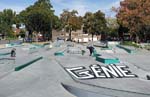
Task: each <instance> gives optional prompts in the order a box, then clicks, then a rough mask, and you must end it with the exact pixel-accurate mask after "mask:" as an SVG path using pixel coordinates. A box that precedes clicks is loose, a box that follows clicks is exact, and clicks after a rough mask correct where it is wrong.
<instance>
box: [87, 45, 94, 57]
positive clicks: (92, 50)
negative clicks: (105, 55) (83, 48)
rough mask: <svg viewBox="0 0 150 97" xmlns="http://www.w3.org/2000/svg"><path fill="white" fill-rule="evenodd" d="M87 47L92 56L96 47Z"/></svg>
mask: <svg viewBox="0 0 150 97" xmlns="http://www.w3.org/2000/svg"><path fill="white" fill-rule="evenodd" d="M87 49H89V51H90V56H91V55H92V54H93V52H94V47H93V46H88V47H87Z"/></svg>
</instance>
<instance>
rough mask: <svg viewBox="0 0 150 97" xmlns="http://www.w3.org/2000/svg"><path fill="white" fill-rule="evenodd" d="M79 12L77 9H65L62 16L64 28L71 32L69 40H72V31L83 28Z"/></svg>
mask: <svg viewBox="0 0 150 97" xmlns="http://www.w3.org/2000/svg"><path fill="white" fill-rule="evenodd" d="M77 14H78V12H77V11H76V10H72V11H69V10H67V9H64V10H63V13H62V14H61V17H60V19H61V21H62V23H63V28H65V29H66V31H68V32H69V40H71V32H72V31H76V30H78V29H81V26H82V18H81V17H78V16H77Z"/></svg>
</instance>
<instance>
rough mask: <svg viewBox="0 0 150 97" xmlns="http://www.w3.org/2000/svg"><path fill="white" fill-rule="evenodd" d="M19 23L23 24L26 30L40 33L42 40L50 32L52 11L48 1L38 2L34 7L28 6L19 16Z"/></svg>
mask: <svg viewBox="0 0 150 97" xmlns="http://www.w3.org/2000/svg"><path fill="white" fill-rule="evenodd" d="M19 17H20V20H21V22H23V23H25V25H26V28H27V30H29V31H31V32H33V31H35V32H37V33H38V32H41V33H42V34H43V36H44V39H45V38H46V36H47V35H50V36H49V37H51V36H52V35H51V32H52V27H53V25H52V21H53V17H54V10H52V5H51V3H50V0H38V1H37V2H35V3H34V5H32V6H29V7H28V8H26V10H24V11H22V12H21V13H20V15H19Z"/></svg>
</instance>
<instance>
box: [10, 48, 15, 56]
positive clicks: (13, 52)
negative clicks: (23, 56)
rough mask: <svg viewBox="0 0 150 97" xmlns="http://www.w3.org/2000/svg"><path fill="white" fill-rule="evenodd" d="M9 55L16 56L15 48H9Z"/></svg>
mask: <svg viewBox="0 0 150 97" xmlns="http://www.w3.org/2000/svg"><path fill="white" fill-rule="evenodd" d="M11 57H16V49H15V48H13V49H12V50H11Z"/></svg>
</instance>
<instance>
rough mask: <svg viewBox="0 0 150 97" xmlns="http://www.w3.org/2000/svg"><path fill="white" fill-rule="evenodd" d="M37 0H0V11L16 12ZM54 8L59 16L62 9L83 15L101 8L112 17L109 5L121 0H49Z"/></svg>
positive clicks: (116, 3) (117, 3) (113, 14)
mask: <svg viewBox="0 0 150 97" xmlns="http://www.w3.org/2000/svg"><path fill="white" fill-rule="evenodd" d="M36 1H37V0H0V11H2V10H3V9H8V8H11V9H13V10H14V11H16V12H17V13H19V12H20V11H22V10H24V9H25V8H27V7H28V6H30V5H33V4H34V2H36ZM50 1H51V4H52V6H53V9H54V10H55V15H57V16H59V15H60V14H61V13H62V10H63V9H69V10H73V9H75V10H77V11H78V13H79V14H78V15H80V16H84V14H85V13H86V12H87V11H88V12H89V11H90V12H96V11H98V10H101V11H102V12H104V13H105V15H106V16H107V17H114V16H115V13H113V12H112V11H111V7H112V6H114V7H119V4H120V3H119V2H120V1H121V0H50Z"/></svg>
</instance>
